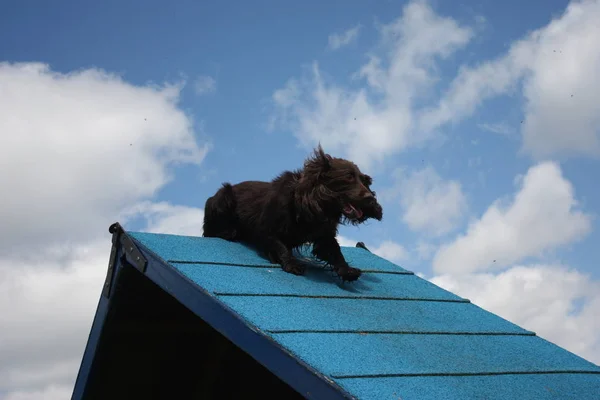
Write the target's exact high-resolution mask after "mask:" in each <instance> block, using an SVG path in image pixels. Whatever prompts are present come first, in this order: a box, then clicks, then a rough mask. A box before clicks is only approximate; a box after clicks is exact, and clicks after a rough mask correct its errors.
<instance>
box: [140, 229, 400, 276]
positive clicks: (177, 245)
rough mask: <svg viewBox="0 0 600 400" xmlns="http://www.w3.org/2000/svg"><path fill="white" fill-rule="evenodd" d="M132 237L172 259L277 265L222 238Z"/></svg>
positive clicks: (351, 258)
mask: <svg viewBox="0 0 600 400" xmlns="http://www.w3.org/2000/svg"><path fill="white" fill-rule="evenodd" d="M131 236H133V237H134V238H135V239H137V240H139V241H140V242H141V243H142V244H144V245H145V246H146V247H148V248H149V249H152V251H153V252H154V253H155V254H156V255H158V256H159V257H161V258H162V259H163V260H165V261H169V262H171V261H173V262H177V261H179V262H202V263H207V264H232V265H253V266H266V267H268V266H276V265H275V264H272V263H271V262H269V260H267V259H265V258H263V257H261V256H260V255H258V254H257V253H256V251H254V250H253V249H251V248H249V247H247V246H245V245H243V244H240V243H234V242H228V241H226V240H222V239H217V238H201V237H195V236H176V235H166V234H153V233H140V232H135V233H131ZM342 253H343V254H344V257H346V260H347V261H348V263H349V264H350V265H360V266H362V268H363V269H364V270H366V271H379V272H396V273H401V272H409V271H406V270H405V269H403V268H401V267H399V266H397V265H396V264H394V263H391V262H389V261H388V260H386V259H384V258H381V257H377V256H375V255H374V254H371V253H370V252H368V251H367V250H364V249H361V248H357V247H343V248H342ZM309 254H310V247H307V250H303V251H300V252H299V255H300V256H305V257H308V256H309Z"/></svg>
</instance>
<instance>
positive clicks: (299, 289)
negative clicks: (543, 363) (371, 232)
mask: <svg viewBox="0 0 600 400" xmlns="http://www.w3.org/2000/svg"><path fill="white" fill-rule="evenodd" d="M172 265H173V266H174V267H175V268H177V269H178V270H179V271H180V272H181V273H183V274H184V275H185V276H186V277H188V278H189V279H191V280H192V281H194V282H195V283H196V284H198V285H200V286H202V287H204V288H205V289H207V290H209V291H211V292H213V293H215V294H220V295H223V294H229V295H263V296H264V295H278V296H281V295H287V296H321V297H328V296H329V297H331V296H344V297H367V298H384V299H385V298H387V299H392V298H406V299H428V300H446V301H464V299H462V298H461V297H458V296H456V295H454V294H452V293H450V292H447V291H445V290H442V289H440V288H438V287H437V286H435V285H434V284H432V283H430V282H428V281H426V280H424V279H421V278H419V277H418V276H416V275H403V274H401V275H397V274H381V275H378V274H364V275H363V276H361V279H360V280H359V281H357V282H354V283H352V284H342V283H339V282H340V280H339V279H338V278H336V277H335V276H334V275H333V273H332V272H329V271H326V270H324V269H322V268H321V269H319V268H309V269H307V271H306V273H305V275H304V276H300V277H299V276H295V275H292V274H289V273H287V272H284V271H283V270H281V268H278V267H274V268H253V267H234V266H223V265H212V264H179V263H172ZM399 288H402V289H401V290H398V289H399Z"/></svg>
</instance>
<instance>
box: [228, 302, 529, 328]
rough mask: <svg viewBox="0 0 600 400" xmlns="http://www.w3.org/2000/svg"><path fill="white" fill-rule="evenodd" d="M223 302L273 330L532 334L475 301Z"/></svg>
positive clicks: (250, 319) (256, 323) (255, 322)
mask: <svg viewBox="0 0 600 400" xmlns="http://www.w3.org/2000/svg"><path fill="white" fill-rule="evenodd" d="M220 299H221V301H223V302H224V303H225V304H227V305H228V306H229V307H231V308H232V309H233V310H235V311H236V312H237V313H239V314H240V315H243V316H244V318H246V319H247V320H248V321H249V322H251V323H252V324H254V325H256V326H260V327H261V328H262V329H265V330H268V331H327V332H335V331H338V332H339V331H342V332H347V331H353V332H421V333H426V332H450V333H460V332H468V333H506V334H531V335H533V332H529V331H526V330H525V329H523V328H521V327H519V326H517V325H515V324H512V323H510V322H508V321H506V320H504V319H502V318H500V317H498V316H496V315H494V314H491V313H489V312H487V311H484V310H482V309H481V308H479V307H477V306H475V305H473V304H471V303H453V302H448V303H446V302H443V303H438V302H431V301H397V300H369V299H366V300H362V301H355V300H353V299H327V298H290V297H259V298H255V299H252V301H248V298H247V297H245V296H239V297H238V296H223V297H220Z"/></svg>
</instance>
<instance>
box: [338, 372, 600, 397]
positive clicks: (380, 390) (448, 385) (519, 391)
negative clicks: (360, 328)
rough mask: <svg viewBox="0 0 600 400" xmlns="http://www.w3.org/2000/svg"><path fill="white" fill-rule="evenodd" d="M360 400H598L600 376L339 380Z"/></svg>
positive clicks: (425, 377)
mask: <svg viewBox="0 0 600 400" xmlns="http://www.w3.org/2000/svg"><path fill="white" fill-rule="evenodd" d="M336 383H338V384H339V385H341V386H342V387H343V388H344V389H346V390H347V391H349V392H350V393H353V394H354V395H355V396H356V398H358V399H372V400H398V399H401V400H465V399H476V400H482V399H484V400H513V399H514V400H529V399H530V400H566V399H569V400H597V399H598V398H600V395H599V393H600V375H590V374H539V375H488V376H415V377H401V378H371V379H339V380H336Z"/></svg>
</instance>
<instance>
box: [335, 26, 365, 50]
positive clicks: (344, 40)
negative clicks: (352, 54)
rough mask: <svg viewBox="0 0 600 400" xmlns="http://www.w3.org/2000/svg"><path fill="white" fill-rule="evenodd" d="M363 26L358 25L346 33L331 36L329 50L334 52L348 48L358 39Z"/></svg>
mask: <svg viewBox="0 0 600 400" xmlns="http://www.w3.org/2000/svg"><path fill="white" fill-rule="evenodd" d="M360 29H361V25H360V24H359V25H356V26H355V27H353V28H350V29H348V30H347V31H344V32H343V33H333V34H331V35H329V48H330V49H332V50H338V49H340V48H342V47H345V46H348V45H349V44H350V43H353V42H355V41H356V39H357V38H358V34H359V33H360Z"/></svg>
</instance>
